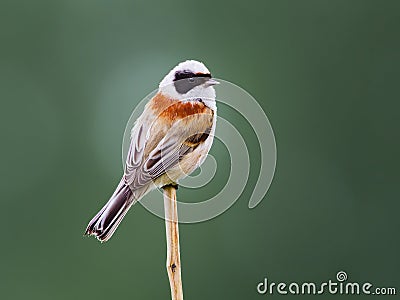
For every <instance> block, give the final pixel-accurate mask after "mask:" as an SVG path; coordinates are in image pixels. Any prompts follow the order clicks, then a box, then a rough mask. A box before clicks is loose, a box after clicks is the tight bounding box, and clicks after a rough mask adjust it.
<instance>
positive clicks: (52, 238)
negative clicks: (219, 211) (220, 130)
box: [0, 0, 400, 300]
mask: <svg viewBox="0 0 400 300" xmlns="http://www.w3.org/2000/svg"><path fill="white" fill-rule="evenodd" d="M399 36H400V2H399V1H322V0H321V1H206V0H204V1H160V2H158V3H156V2H150V1H136V2H134V1H116V0H115V1H105V0H91V1H88V0H86V1H82V0H79V1H78V0H68V1H67V0H66V1H54V0H49V1H5V0H1V2H0V38H1V40H0V43H1V47H0V97H1V109H0V116H1V117H0V122H1V156H0V160H1V169H0V176H1V180H0V187H1V201H0V215H1V217H0V228H1V242H0V243H1V244H0V245H1V248H0V298H1V299H98V300H100V299H169V297H170V296H169V293H170V291H169V284H168V279H167V274H166V271H165V231H164V222H163V220H161V219H159V218H157V217H155V216H153V215H152V214H150V213H149V212H147V211H146V210H145V209H144V208H143V207H141V206H140V205H136V206H135V207H134V209H132V211H131V212H130V213H129V214H128V216H127V218H126V220H125V221H124V222H123V223H122V226H120V228H119V230H118V231H117V233H116V235H115V236H114V237H113V238H112V239H111V241H110V242H109V243H106V244H100V243H99V242H97V241H96V240H95V239H93V238H84V237H83V236H82V234H83V231H84V229H85V227H86V224H87V222H88V221H89V220H90V218H91V217H92V216H93V215H94V214H95V213H96V211H97V210H98V209H99V208H100V207H101V205H103V203H104V202H105V201H106V200H107V198H108V197H109V195H110V194H111V193H112V191H113V189H114V187H115V186H116V184H117V182H118V180H119V177H120V176H121V174H122V164H121V144H122V136H123V131H124V128H125V124H126V122H127V120H128V118H129V116H130V113H131V111H132V110H133V108H134V107H135V105H136V104H137V103H138V102H139V101H140V100H141V99H142V98H143V97H144V96H145V95H147V94H148V93H149V92H150V91H152V90H153V89H154V88H156V87H157V84H158V82H159V81H160V80H161V79H162V77H163V76H164V75H165V74H166V73H167V71H168V70H169V69H171V68H172V67H173V66H174V65H175V64H177V63H178V62H180V61H182V60H185V59H188V58H194V59H198V60H201V61H204V62H205V63H206V64H207V66H208V67H209V68H210V70H211V71H212V72H213V74H214V76H216V77H218V78H223V79H225V80H229V81H231V82H233V83H236V84H238V85H239V86H241V87H243V88H244V89H246V90H247V91H249V92H250V93H251V94H252V95H253V96H254V97H255V98H256V99H257V100H258V101H259V103H260V104H261V105H262V107H263V109H264V110H265V112H266V113H267V115H268V117H269V119H270V122H271V124H272V126H273V128H274V132H275V135H276V141H277V149H278V162H277V170H276V174H275V178H274V181H273V183H272V186H271V188H270V190H269V192H268V194H267V196H266V197H265V199H264V201H263V202H261V204H260V205H259V206H258V207H256V208H255V209H253V210H249V209H248V208H247V202H248V199H249V197H250V195H251V191H252V189H253V187H254V184H255V180H256V178H257V169H256V168H257V163H258V159H259V154H257V144H256V143H255V139H254V134H253V133H252V130H251V128H250V127H249V125H248V123H247V122H246V121H245V120H244V119H243V118H241V117H240V116H239V115H237V114H236V113H234V112H230V111H229V110H228V109H225V108H223V107H221V108H220V111H221V113H222V114H224V115H225V117H226V118H228V119H230V120H231V121H232V122H233V123H234V124H235V126H237V128H239V129H240V131H241V132H242V133H243V134H244V135H246V136H248V139H249V148H250V152H251V155H252V164H251V168H252V176H251V178H250V181H249V184H248V186H247V187H246V189H245V192H244V193H243V195H242V196H241V197H240V199H239V200H238V202H236V204H235V205H234V206H233V207H232V208H231V209H229V210H228V211H227V212H226V213H224V214H223V215H221V216H219V217H217V218H216V219H213V220H211V221H208V222H203V223H200V224H191V225H181V227H180V233H181V251H182V264H183V271H182V272H183V283H184V294H185V298H186V299H221V298H222V299H262V298H266V297H268V296H267V295H258V294H257V292H256V285H257V283H258V282H260V281H261V280H263V278H264V277H265V276H267V277H268V279H269V280H271V281H274V282H280V281H284V282H293V281H294V282H299V283H301V282H304V281H313V282H316V283H320V282H322V281H327V280H329V279H335V275H336V273H337V272H338V271H340V270H343V271H346V272H347V273H348V275H349V280H350V281H354V282H360V283H362V282H365V281H369V282H371V283H373V284H374V286H380V287H396V288H397V290H398V292H400V291H399V290H400V282H399V280H400V271H399V269H400V261H399V253H400V237H399V234H398V230H399V228H400V218H399V208H400V202H399V192H398V186H399V158H398V155H399V152H400V142H399V123H398V122H399V108H400V105H399V99H400V97H399V79H400V76H399V75H400V71H399V70H400V38H399ZM230 116H231V117H230ZM224 151H225V150H224V149H223V147H222V146H221V145H220V144H218V143H216V145H215V147H213V149H212V151H211V153H212V154H213V155H214V156H215V157H216V159H217V161H219V162H221V161H222V162H223V164H220V166H219V171H218V173H217V176H216V178H215V179H214V180H213V183H212V185H211V187H210V188H207V187H205V188H203V189H202V192H204V193H205V194H206V195H207V193H209V194H210V195H212V194H213V193H215V192H216V191H218V187H219V185H224V184H225V181H226V177H227V175H226V168H225V167H224V166H225V163H224V157H225V154H224V153H225V152H224ZM194 193H196V191H193V190H188V189H180V190H179V194H178V197H180V198H186V199H190V198H191V197H194V196H193V194H194ZM152 195H153V197H159V195H158V194H157V193H156V192H155V193H153V194H152ZM273 297H275V298H280V297H284V296H280V295H274V296H273ZM310 297H311V296H297V297H296V298H297V299H306V298H310ZM319 297H324V299H332V298H340V299H346V298H349V299H358V298H360V299H361V298H364V296H345V295H336V296H334V295H324V296H319ZM373 298H377V299H378V298H384V297H376V296H370V297H369V299H373ZM391 298H394V297H391Z"/></svg>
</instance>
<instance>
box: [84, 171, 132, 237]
mask: <svg viewBox="0 0 400 300" xmlns="http://www.w3.org/2000/svg"><path fill="white" fill-rule="evenodd" d="M135 202H136V199H135V197H134V195H133V192H132V191H131V189H130V187H129V186H128V185H126V184H125V181H124V178H122V179H121V181H120V183H119V184H118V187H117V189H116V190H115V192H114V194H113V195H112V196H111V198H110V200H108V202H107V204H106V205H104V207H103V208H102V209H101V210H100V211H99V212H98V213H97V215H96V216H95V217H94V218H93V219H92V220H91V221H90V222H89V225H88V226H87V228H86V232H85V235H94V236H95V237H96V238H97V239H98V240H99V241H101V242H105V241H108V240H109V239H110V238H111V236H112V235H113V233H114V232H115V230H116V229H117V227H118V225H119V223H121V221H122V219H123V218H124V216H125V215H126V213H127V212H128V210H129V208H130V207H131V206H132V204H133V203H135Z"/></svg>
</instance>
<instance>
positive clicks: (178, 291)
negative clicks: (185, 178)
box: [163, 185, 183, 300]
mask: <svg viewBox="0 0 400 300" xmlns="http://www.w3.org/2000/svg"><path fill="white" fill-rule="evenodd" d="M176 188H177V187H176V186H174V185H167V186H164V187H163V189H164V209H165V231H166V234H167V272H168V277H169V283H170V286H171V298H172V300H183V290H182V279H181V259H180V253H179V229H178V208H177V203H176Z"/></svg>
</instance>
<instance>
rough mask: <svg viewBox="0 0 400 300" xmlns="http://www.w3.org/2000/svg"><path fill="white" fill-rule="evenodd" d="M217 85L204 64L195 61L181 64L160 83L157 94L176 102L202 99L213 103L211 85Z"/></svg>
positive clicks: (213, 91)
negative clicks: (159, 93)
mask: <svg viewBox="0 0 400 300" xmlns="http://www.w3.org/2000/svg"><path fill="white" fill-rule="evenodd" d="M215 84H218V82H217V81H215V80H213V79H212V78H211V74H210V71H209V70H208V69H207V68H206V66H205V65H204V64H202V63H201V62H198V61H195V60H187V61H184V62H181V63H180V64H179V65H177V66H176V67H175V68H173V69H172V70H171V71H170V72H169V73H168V74H167V76H165V77H164V79H163V80H162V81H161V82H160V85H159V92H161V93H162V94H164V95H166V96H168V97H169V98H172V99H176V100H190V99H193V98H202V99H203V100H213V101H215V90H214V88H213V85H215Z"/></svg>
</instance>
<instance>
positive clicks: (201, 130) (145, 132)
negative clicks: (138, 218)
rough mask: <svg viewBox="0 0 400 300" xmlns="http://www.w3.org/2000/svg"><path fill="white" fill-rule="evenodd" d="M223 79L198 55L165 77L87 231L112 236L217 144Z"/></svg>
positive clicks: (133, 132)
mask: <svg viewBox="0 0 400 300" xmlns="http://www.w3.org/2000/svg"><path fill="white" fill-rule="evenodd" d="M216 84H219V82H218V81H217V80H215V79H214V78H213V77H212V76H211V73H210V71H209V70H208V69H207V67H206V66H205V65H204V64H203V63H202V62H199V61H196V60H186V61H184V62H181V63H179V64H178V65H177V66H175V67H174V68H173V69H172V70H171V71H170V72H169V73H168V74H167V75H166V76H165V77H164V78H163V79H162V80H161V82H160V84H159V87H158V90H157V93H156V94H155V95H154V97H152V98H151V99H150V100H149V102H148V103H147V104H146V106H145V108H144V110H143V112H142V114H141V115H140V117H139V118H138V119H137V120H136V122H135V124H134V126H133V128H132V130H131V136H130V137H131V139H130V146H129V150H128V153H127V157H126V162H125V166H124V173H123V176H122V178H121V180H120V182H119V184H118V186H117V188H116V189H115V191H114V193H113V194H112V196H111V197H110V199H109V200H108V202H107V203H106V204H105V205H104V206H103V208H102V209H101V210H100V211H99V212H98V213H97V214H96V215H95V216H94V217H93V218H92V220H91V221H90V222H89V224H88V226H87V228H86V231H85V235H89V236H95V237H96V238H97V239H98V240H99V241H101V242H105V241H108V240H109V239H110V238H111V236H112V235H113V234H114V232H115V230H116V229H117V227H118V226H119V224H120V223H121V221H122V219H123V218H124V217H125V215H126V213H127V212H128V210H129V209H130V208H131V207H132V205H133V204H135V203H136V202H137V201H139V200H140V199H141V198H142V197H143V196H144V195H145V194H147V193H148V192H150V191H151V190H153V189H156V188H162V187H164V186H168V185H173V186H177V185H178V182H179V180H180V179H182V178H184V177H186V176H187V175H189V174H190V173H191V172H193V171H194V170H195V169H196V168H197V167H199V166H200V165H201V164H202V163H203V162H204V160H205V159H206V157H207V155H208V152H209V150H210V148H211V146H212V144H213V139H214V133H215V127H216V120H217V106H216V100H215V99H216V92H215V88H214V86H215V85H216Z"/></svg>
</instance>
